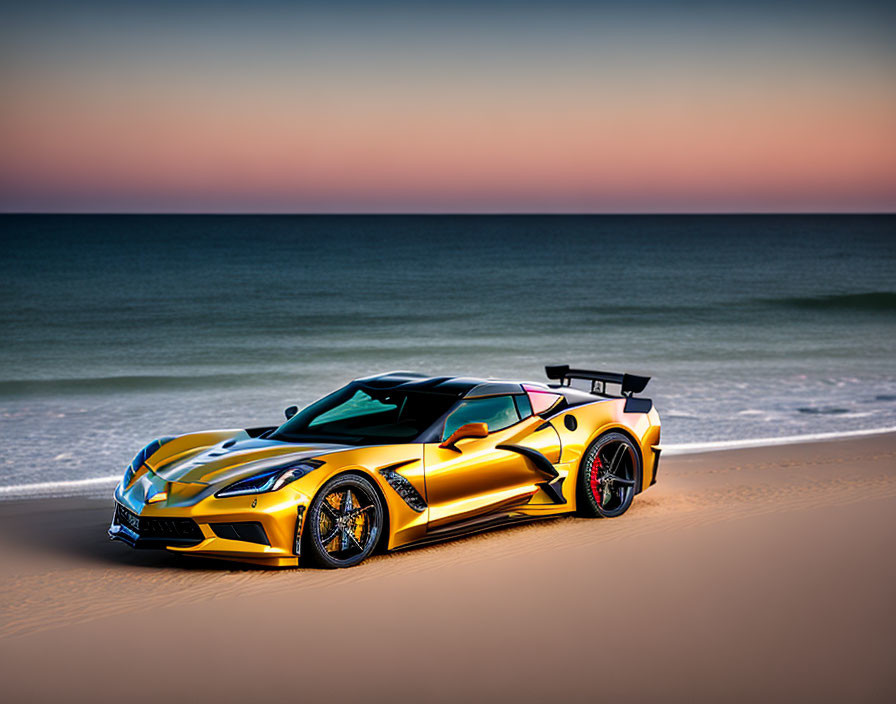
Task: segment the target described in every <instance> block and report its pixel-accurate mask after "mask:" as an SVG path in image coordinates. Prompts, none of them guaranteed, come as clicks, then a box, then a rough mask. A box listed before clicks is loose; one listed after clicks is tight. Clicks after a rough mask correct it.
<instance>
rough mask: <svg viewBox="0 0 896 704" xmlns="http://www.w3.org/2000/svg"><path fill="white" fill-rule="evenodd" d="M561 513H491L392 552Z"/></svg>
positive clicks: (436, 532)
mask: <svg viewBox="0 0 896 704" xmlns="http://www.w3.org/2000/svg"><path fill="white" fill-rule="evenodd" d="M559 515H561V514H550V515H548V516H511V515H507V514H505V515H498V516H495V515H491V516H484V517H480V518H476V519H473V520H470V521H466V522H464V523H459V524H454V525H452V526H450V527H447V528H441V529H438V530H434V531H431V532H429V533H427V534H426V535H425V536H424V537H422V538H420V539H418V540H415V541H414V542H412V543H406V544H405V545H400V546H399V547H397V548H393V549H392V550H391V551H390V552H398V551H399V550H406V549H408V548H416V547H420V546H422V545H429V544H432V543H441V542H444V541H446V540H454V539H455V538H462V537H465V536H469V535H474V534H476V533H483V532H485V531H488V530H493V529H496V528H505V527H509V526H513V525H518V524H521V523H532V522H533V521H546V520H548V519H551V518H557V517H558V516H559Z"/></svg>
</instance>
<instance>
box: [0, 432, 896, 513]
mask: <svg viewBox="0 0 896 704" xmlns="http://www.w3.org/2000/svg"><path fill="white" fill-rule="evenodd" d="M890 434H892V435H894V436H896V427H884V428H867V429H863V430H848V431H844V432H837V433H810V434H807V435H788V436H783V437H765V438H745V439H742V440H712V441H707V442H696V443H677V444H672V445H665V444H663V443H661V444H660V447H661V449H662V452H663V457H664V458H668V457H682V456H688V455H697V454H704V453H710V452H729V451H734V450H744V449H752V448H761V447H778V446H783V445H803V444H813V443H817V442H836V441H839V440H848V439H851V438H862V437H875V436H880V435H890ZM120 480H121V476H120V475H115V476H106V477H88V478H86V479H61V480H59V481H48V482H34V483H31V484H13V485H9V486H0V503H2V502H4V501H19V500H29V499H52V498H74V497H91V498H100V495H99V494H98V493H91V492H98V491H99V490H100V489H106V488H108V489H109V491H112V490H113V489H115V486H116V485H117V484H118V482H119V481H120ZM66 490H68V492H66ZM69 492H70V493H69Z"/></svg>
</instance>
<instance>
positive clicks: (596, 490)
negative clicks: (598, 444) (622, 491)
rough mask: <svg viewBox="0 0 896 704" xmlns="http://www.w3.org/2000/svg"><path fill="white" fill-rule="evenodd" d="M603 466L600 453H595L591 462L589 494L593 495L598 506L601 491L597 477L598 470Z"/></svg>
mask: <svg viewBox="0 0 896 704" xmlns="http://www.w3.org/2000/svg"><path fill="white" fill-rule="evenodd" d="M603 466H604V463H603V462H601V461H600V455H595V456H594V460H593V461H592V462H591V495H592V496H593V497H594V500H595V501H597V505H598V506H600V497H601V494H602V493H603V492H602V491H601V489H600V484H599V483H598V481H597V477H598V475H599V474H600V470H601V469H603Z"/></svg>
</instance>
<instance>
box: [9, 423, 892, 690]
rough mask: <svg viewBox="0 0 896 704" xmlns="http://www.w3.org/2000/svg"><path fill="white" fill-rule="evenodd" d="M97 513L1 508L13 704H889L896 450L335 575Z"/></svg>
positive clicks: (848, 449)
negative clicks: (135, 542) (230, 559)
mask: <svg viewBox="0 0 896 704" xmlns="http://www.w3.org/2000/svg"><path fill="white" fill-rule="evenodd" d="M110 507H111V501H97V500H89V499H83V498H80V499H35V500H22V501H4V502H0V560H2V565H3V568H2V572H0V588H2V594H3V599H2V603H0V662H2V674H3V681H4V688H3V689H4V699H5V700H6V701H12V702H19V701H51V700H63V699H64V700H66V701H91V702H100V701H113V700H116V701H120V700H122V699H125V700H127V701H132V702H138V701H152V700H156V701H157V700H159V699H160V698H173V699H175V700H184V699H187V698H190V699H195V698H197V697H200V696H201V697H202V698H208V699H212V698H213V699H214V700H216V701H222V702H229V701H246V700H258V701H263V700H277V701H279V700H284V699H287V698H289V699H296V700H302V699H312V698H315V699H316V698H318V697H325V698H326V700H327V701H331V702H335V701H368V702H376V701H406V700H407V701H411V700H413V701H440V702H441V701H444V702H453V701H504V700H508V701H510V700H513V701H602V700H607V701H609V700H615V701H658V700H662V701H665V702H668V701H719V700H722V701H744V702H747V701H757V700H760V699H761V700H765V701H783V700H788V701H794V700H796V701H813V702H817V701H893V700H894V699H896V666H894V654H896V604H894V599H893V595H894V594H896V560H894V558H893V556H894V554H896V435H881V436H873V437H865V438H856V439H849V440H839V441H830V442H816V443H809V444H795V445H786V446H779V447H760V448H751V449H741V450H730V451H723V452H708V453H702V454H692V455H681V456H672V457H668V458H665V459H664V460H663V464H662V466H661V473H660V477H659V483H658V484H657V486H655V487H653V488H652V489H651V490H650V491H648V492H646V493H644V494H641V495H640V496H639V497H637V499H636V500H635V503H634V505H633V507H632V509H631V510H630V511H629V512H628V513H627V514H626V515H625V516H624V517H622V518H619V519H615V520H586V519H578V518H563V519H558V520H553V521H550V522H545V523H538V524H531V525H527V526H524V527H519V528H513V529H508V530H504V531H499V532H493V533H488V534H483V535H479V536H474V537H471V538H467V539H463V540H458V541H454V542H450V543H444V544H440V545H435V546H430V547H426V548H421V549H417V550H409V551H406V552H401V553H396V554H392V555H383V556H379V557H376V558H374V559H371V560H370V561H369V562H368V563H365V564H363V565H361V566H360V567H357V568H353V569H349V570H342V571H336V572H328V571H320V570H287V571H266V570H258V569H242V568H240V567H238V566H235V565H232V564H225V563H217V562H208V561H202V560H196V559H194V560H190V559H186V558H180V557H177V556H173V555H168V554H165V553H157V552H137V551H132V550H130V549H129V548H127V547H125V546H123V545H121V544H115V543H111V542H110V541H109V540H108V539H107V538H106V534H105V530H106V526H107V524H108V519H109V514H110V511H111V508H110Z"/></svg>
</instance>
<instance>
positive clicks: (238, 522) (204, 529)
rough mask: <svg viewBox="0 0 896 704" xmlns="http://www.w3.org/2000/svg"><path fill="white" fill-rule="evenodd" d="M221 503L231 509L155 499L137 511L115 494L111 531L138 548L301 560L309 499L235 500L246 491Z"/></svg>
mask: <svg viewBox="0 0 896 704" xmlns="http://www.w3.org/2000/svg"><path fill="white" fill-rule="evenodd" d="M250 499H251V497H250ZM225 501H226V503H225ZM221 503H223V504H224V506H222V508H223V509H226V510H216V511H208V512H204V511H202V507H201V505H199V506H192V507H176V508H169V507H165V506H158V507H157V506H155V505H152V504H150V505H145V506H142V507H134V508H137V509H138V511H139V513H138V512H136V511H133V510H131V509H130V508H129V507H127V506H124V505H123V504H122V503H121V502H120V501H118V497H117V496H116V502H115V511H114V513H113V516H112V523H111V525H110V526H109V531H108V533H109V537H110V538H111V539H112V540H120V541H122V542H123V543H125V544H127V545H129V546H131V547H132V548H137V549H145V548H150V549H164V550H169V551H171V552H179V553H184V554H190V555H197V556H199V557H213V558H217V559H223V560H236V561H238V562H246V563H250V564H258V565H263V566H267V567H295V566H297V565H298V563H299V546H300V543H301V541H300V540H298V539H297V536H300V535H301V529H302V519H303V517H304V509H305V506H304V505H299V506H298V507H296V505H295V503H288V504H285V505H284V504H280V505H275V506H269V507H265V508H263V507H261V506H259V507H258V509H256V508H255V507H253V506H251V505H247V506H245V507H242V506H238V505H236V504H246V503H247V502H246V500H245V497H239V498H235V499H233V500H221ZM258 503H261V502H258Z"/></svg>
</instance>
